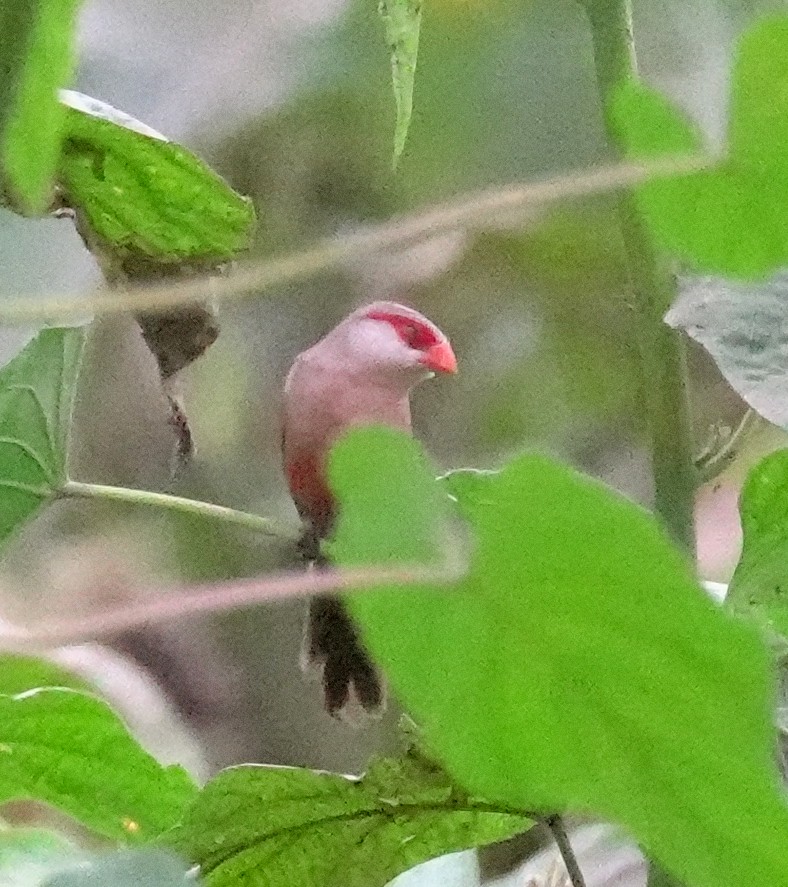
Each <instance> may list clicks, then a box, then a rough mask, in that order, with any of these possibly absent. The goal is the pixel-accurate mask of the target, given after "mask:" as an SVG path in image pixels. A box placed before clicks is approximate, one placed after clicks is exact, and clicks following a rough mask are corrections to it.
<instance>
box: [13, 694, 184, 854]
mask: <svg viewBox="0 0 788 887" xmlns="http://www.w3.org/2000/svg"><path fill="white" fill-rule="evenodd" d="M196 791H197V789H196V786H195V785H194V783H193V782H192V781H191V779H190V778H189V776H188V775H187V774H186V772H185V771H184V770H183V769H182V768H180V767H163V766H161V765H160V764H159V763H158V762H157V761H156V760H154V758H152V757H151V756H150V755H149V754H148V753H147V752H145V751H144V750H143V749H142V748H141V747H140V746H139V745H138V744H137V742H136V741H135V740H134V738H133V737H132V736H131V735H130V734H129V732H128V730H127V729H126V727H125V725H124V724H123V722H122V721H121V720H120V718H119V717H118V716H117V715H116V714H115V713H114V712H113V711H112V709H111V708H110V707H109V706H108V705H107V704H106V703H104V702H102V701H101V700H99V699H97V698H95V697H93V696H90V695H88V694H85V693H79V692H76V691H73V690H66V689H42V690H33V691H30V692H28V693H23V694H21V695H18V696H0V802H3V801H10V800H14V799H19V798H31V799H35V800H38V801H44V802H46V803H48V804H51V805H52V806H53V807H57V808H58V809H59V810H62V811H63V812H65V813H68V814H69V815H70V816H73V817H74V818H75V819H77V820H79V821H80V822H82V823H83V824H84V825H86V826H87V827H88V828H90V829H92V830H93V831H95V832H97V833H99V834H102V835H105V836H106V837H108V838H113V839H115V840H119V841H125V842H130V843H131V842H140V841H149V840H150V839H152V838H154V837H156V836H157V835H159V834H160V833H161V832H163V831H165V830H167V829H169V828H171V827H172V826H174V825H175V824H176V822H177V821H178V819H179V818H180V815H181V813H182V811H183V809H184V807H185V806H186V804H187V803H189V802H190V801H191V800H192V799H193V798H194V796H195V794H196Z"/></svg>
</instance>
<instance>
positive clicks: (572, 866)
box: [542, 813, 586, 887]
mask: <svg viewBox="0 0 788 887" xmlns="http://www.w3.org/2000/svg"><path fill="white" fill-rule="evenodd" d="M542 821H543V822H544V824H545V825H546V826H547V827H548V828H549V829H550V832H551V834H552V836H553V840H554V841H555V843H556V846H557V847H558V852H559V853H560V854H561V859H563V861H564V865H565V866H566V871H567V873H568V875H569V880H570V881H571V882H572V887H586V882H585V878H584V877H583V873H582V872H581V871H580V865H579V864H578V862H577V857H576V856H575V851H574V850H573V849H572V844H571V842H570V840H569V835H568V834H567V832H566V826H565V825H564V820H563V817H562V816H560V815H559V814H558V813H554V814H553V815H552V816H548V817H547V818H546V819H544V820H542Z"/></svg>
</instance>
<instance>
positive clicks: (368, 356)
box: [282, 301, 457, 717]
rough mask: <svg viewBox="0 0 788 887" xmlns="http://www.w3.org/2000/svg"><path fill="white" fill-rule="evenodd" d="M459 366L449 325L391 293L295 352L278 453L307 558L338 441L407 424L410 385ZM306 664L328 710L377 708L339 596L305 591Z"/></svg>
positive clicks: (379, 693)
mask: <svg viewBox="0 0 788 887" xmlns="http://www.w3.org/2000/svg"><path fill="white" fill-rule="evenodd" d="M456 372H457V358H456V357H455V354H454V351H453V349H452V346H451V344H450V342H449V339H448V338H447V337H446V335H445V334H444V333H443V332H441V330H440V329H439V328H438V327H437V326H436V325H435V324H434V323H432V321H430V320H428V319H427V318H426V317H424V315H422V314H420V313H419V312H418V311H415V310H414V309H413V308H410V307H408V306H406V305H401V304H398V303H397V302H388V301H386V302H373V303H372V304H369V305H365V306H362V307H361V308H359V309H358V310H356V311H353V312H352V313H351V314H350V315H349V316H347V317H346V318H345V319H344V320H342V321H341V322H340V323H339V324H338V325H337V326H336V327H334V328H333V329H332V330H331V331H330V332H329V333H327V334H326V335H325V336H324V337H323V338H322V339H320V340H319V341H318V342H317V343H316V344H315V345H313V346H312V347H311V348H308V349H307V350H306V351H304V352H302V353H301V354H299V355H298V356H297V357H296V358H295V361H294V363H293V365H292V367H291V369H290V371H289V373H288V375H287V378H286V380H285V387H284V400H283V421H282V458H283V465H284V473H285V477H286V480H287V485H288V487H289V491H290V495H291V496H292V499H293V501H294V503H295V506H296V510H297V511H298V514H299V516H300V517H301V519H302V522H303V528H304V529H303V535H302V537H301V542H300V550H301V554H302V556H303V557H304V558H305V559H306V560H307V562H309V563H311V564H316V565H319V566H326V565H327V561H326V559H325V557H324V556H323V555H322V554H321V551H320V543H321V540H324V539H328V538H330V536H331V533H332V531H333V529H334V527H335V523H336V519H337V510H338V509H337V503H336V500H335V498H334V495H333V493H332V491H331V489H330V486H329V483H328V479H327V475H326V462H327V458H328V454H329V452H330V450H331V447H332V445H333V444H334V443H335V441H336V440H337V439H338V438H339V437H341V436H342V435H343V434H344V433H345V432H347V431H349V430H350V429H351V428H354V427H358V426H366V425H385V426H388V427H391V428H395V429H399V430H401V431H405V432H408V433H411V415H410V392H411V389H412V388H413V387H414V386H415V385H418V384H419V383H420V382H422V381H424V380H425V379H427V378H430V377H432V376H434V375H436V374H439V373H440V374H453V373H456ZM302 664H303V665H304V667H305V668H309V667H314V668H317V669H318V670H319V671H320V672H321V673H322V686H323V697H324V704H325V708H326V710H327V711H328V713H329V714H330V715H332V716H334V717H342V716H343V715H344V714H345V713H346V712H347V710H348V703H349V702H350V700H351V698H354V699H355V700H357V702H358V703H359V704H360V705H361V708H362V709H363V711H365V712H366V713H368V714H375V713H377V712H379V711H380V710H381V709H382V707H383V705H384V702H385V693H384V688H383V682H382V679H381V677H380V674H379V673H378V670H377V668H376V666H375V665H374V663H373V662H372V659H371V658H370V656H369V654H368V653H367V651H366V650H365V649H364V646H363V644H362V642H361V640H360V638H359V635H358V632H357V630H356V627H355V625H354V624H353V621H352V619H351V617H350V615H349V614H348V612H347V611H346V609H345V607H344V605H343V604H342V602H341V600H340V599H339V598H338V597H336V596H334V595H320V596H317V597H315V598H312V599H311V600H310V603H309V612H308V615H307V622H306V627H305V633H304V648H303V651H302ZM351 691H352V693H353V697H351Z"/></svg>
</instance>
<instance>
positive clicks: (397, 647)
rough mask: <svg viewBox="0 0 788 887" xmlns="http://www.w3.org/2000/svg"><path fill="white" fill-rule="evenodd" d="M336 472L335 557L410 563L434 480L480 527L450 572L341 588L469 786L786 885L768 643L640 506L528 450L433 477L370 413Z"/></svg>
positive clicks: (785, 816) (437, 510)
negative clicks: (462, 567)
mask: <svg viewBox="0 0 788 887" xmlns="http://www.w3.org/2000/svg"><path fill="white" fill-rule="evenodd" d="M331 477H332V481H333V484H334V487H335V489H336V490H337V492H338V495H339V497H340V499H341V502H342V510H341V512H340V523H339V528H338V531H337V539H336V541H335V543H334V545H333V547H332V552H333V554H334V556H335V557H336V558H337V559H338V560H339V561H340V562H341V563H343V564H345V565H357V564H364V563H381V562H382V563H400V562H405V563H414V562H419V561H421V560H423V559H424V557H425V546H429V544H430V540H431V539H433V538H434V536H435V525H434V523H433V524H432V526H430V518H432V520H433V521H435V520H437V521H438V522H439V521H440V516H441V514H442V513H444V512H445V508H446V504H447V503H446V493H447V492H448V493H450V494H451V496H452V498H453V499H454V500H456V502H457V503H458V506H459V510H460V513H461V514H462V516H463V517H464V518H465V519H466V520H467V521H468V523H469V524H470V526H471V527H472V528H473V531H474V535H475V542H476V546H475V550H474V551H473V553H472V555H471V564H470V566H469V569H468V572H467V575H466V576H465V577H464V578H462V579H460V580H459V581H456V582H454V583H452V584H451V585H449V586H448V587H441V586H440V585H424V584H418V585H415V586H412V587H408V588H403V587H396V586H394V587H384V588H380V589H376V591H375V592H374V593H370V594H365V595H364V594H360V595H359V594H357V595H348V596H347V597H346V600H347V603H348V605H349V606H350V608H351V611H352V612H353V613H354V614H355V615H356V616H357V617H358V618H359V620H360V622H361V624H362V626H363V627H364V630H365V631H364V635H365V638H366V640H367V642H368V643H369V646H370V648H371V650H372V651H373V653H374V654H375V655H376V657H377V658H379V660H380V662H381V663H382V664H383V666H384V667H385V669H386V673H387V674H388V675H389V676H390V678H391V681H392V684H393V686H394V688H395V689H396V690H397V691H398V692H399V693H400V694H401V697H402V699H403V701H404V702H405V704H406V705H407V706H408V708H409V710H410V711H411V712H412V713H413V715H414V717H417V718H419V719H421V720H422V721H423V724H424V727H425V730H426V737H427V742H428V743H429V745H430V748H431V749H432V751H433V752H434V753H436V754H438V755H440V758H441V760H442V761H444V762H445V764H446V766H447V767H448V769H449V772H450V773H452V774H453V775H454V776H455V777H456V778H458V779H459V780H460V781H461V783H462V784H463V785H465V786H467V787H468V789H469V790H470V791H471V792H477V793H479V794H482V795H484V796H485V797H489V798H494V799H497V800H499V801H501V802H505V803H508V804H511V805H513V806H515V807H517V808H521V809H541V810H563V809H567V808H568V809H582V810H591V811H593V812H594V813H596V814H598V815H600V816H602V817H604V818H611V819H613V820H615V821H617V822H619V823H621V824H623V825H625V826H626V827H627V829H628V830H629V831H630V832H631V833H632V834H633V835H634V836H635V837H636V838H637V839H638V841H639V842H641V843H642V844H643V845H644V846H646V847H648V848H649V850H650V852H651V853H653V854H654V855H655V856H656V857H658V858H659V860H660V861H661V862H663V863H664V864H665V865H667V866H668V867H669V868H670V869H671V870H672V871H675V872H678V873H680V874H681V875H682V876H683V877H685V879H686V880H687V881H688V883H691V884H694V885H699V887H700V885H703V887H718V885H719V884H725V883H742V884H743V883H747V882H748V881H752V882H754V883H770V884H778V883H779V884H786V883H788V881H786V870H785V867H784V854H783V849H782V845H781V842H779V841H775V839H774V837H775V835H780V834H782V835H784V834H785V833H786V830H788V809H786V806H785V802H784V797H783V795H782V792H781V791H780V790H779V789H778V781H777V772H776V768H775V765H774V761H773V748H774V731H773V728H772V724H771V722H770V718H769V710H770V706H771V703H772V693H773V687H772V683H771V680H770V674H769V662H768V657H767V654H766V651H765V649H764V647H763V645H762V644H761V642H760V640H759V638H758V637H757V636H756V634H755V632H753V631H752V630H751V629H748V628H747V627H746V626H744V625H743V624H736V623H735V622H734V621H733V620H732V619H730V618H729V617H727V616H726V615H724V614H723V613H721V612H720V610H719V609H718V608H717V607H716V605H715V604H714V603H712V602H711V601H710V600H709V599H708V598H707V597H705V596H704V595H703V594H702V593H701V592H700V590H699V588H698V587H697V584H696V580H695V578H694V577H693V576H692V574H691V572H690V570H689V565H688V564H687V563H686V562H685V560H684V558H683V557H681V556H680V555H679V554H678V553H677V552H676V551H675V549H674V548H673V547H672V546H671V544H670V543H669V541H668V539H667V538H666V536H665V535H664V533H663V532H662V530H661V529H660V528H659V527H658V525H657V523H656V521H655V520H654V519H653V518H651V517H650V516H647V515H646V514H645V513H644V512H643V511H641V510H640V509H639V508H638V507H636V506H634V505H632V504H631V503H629V502H627V501H626V500H624V499H623V498H620V497H618V496H617V495H615V494H613V493H612V492H611V491H609V490H607V489H605V488H604V487H603V486H601V485H599V484H597V483H595V482H593V481H590V480H588V479H587V478H584V477H582V476H581V475H579V474H576V473H574V472H572V471H570V470H569V469H567V468H566V467H564V466H562V465H560V464H557V463H554V462H552V461H550V460H547V459H544V458H541V457H533V456H521V457H519V458H517V459H515V460H513V461H512V462H511V463H509V464H508V465H507V466H506V467H505V469H504V470H502V471H501V472H474V471H459V472H454V473H452V474H449V475H448V476H447V477H446V478H445V479H444V481H443V483H442V484H441V485H440V486H436V484H435V483H434V482H433V476H432V474H431V472H430V471H429V468H428V467H427V466H426V465H425V464H424V462H423V460H422V459H421V458H420V450H419V447H418V445H417V444H416V443H414V442H413V441H412V440H411V439H409V438H407V437H405V436H404V435H402V434H397V433H395V432H392V431H385V432H384V431H382V430H380V429H365V430H361V431H355V432H353V433H352V434H351V435H349V436H348V437H347V438H346V439H345V440H344V441H342V442H341V443H340V444H339V445H338V446H337V447H336V448H335V450H334V453H333V456H332V465H331ZM371 525H374V528H375V529H374V530H370V529H369V527H370V526H371ZM433 545H434V543H433ZM426 550H427V551H428V550H429V548H428V547H427V549H426ZM698 638H703V644H702V646H699V645H698V643H697V639H698ZM723 676H724V677H723ZM687 810H691V811H692V814H691V816H688V815H687ZM742 810H747V811H748V815H747V819H746V827H745V821H744V820H743V819H742V815H741V811H742Z"/></svg>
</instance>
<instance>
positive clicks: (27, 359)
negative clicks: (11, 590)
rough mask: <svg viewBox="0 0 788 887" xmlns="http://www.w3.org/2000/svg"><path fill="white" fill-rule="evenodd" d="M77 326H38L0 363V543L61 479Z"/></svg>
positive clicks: (78, 343) (78, 345)
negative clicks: (18, 349)
mask: <svg viewBox="0 0 788 887" xmlns="http://www.w3.org/2000/svg"><path fill="white" fill-rule="evenodd" d="M84 341H85V330H84V329H83V328H82V327H68V328H52V329H45V330H42V331H41V332H40V333H39V334H38V335H37V336H36V337H35V339H33V341H32V342H30V344H29V345H27V346H26V347H25V348H24V349H23V350H22V351H21V352H20V353H19V354H18V355H17V356H16V357H15V358H14V359H13V360H12V361H11V362H10V363H9V364H7V365H6V366H5V367H3V368H2V369H0V544H1V543H2V542H4V541H5V540H6V539H7V538H8V537H9V536H10V535H11V533H13V532H14V530H16V529H17V528H18V527H19V526H20V525H21V524H23V523H24V522H25V521H27V520H29V519H30V518H31V517H32V516H33V515H34V514H35V513H36V511H38V509H39V508H40V507H41V506H42V505H43V504H45V503H47V502H49V501H51V500H52V499H53V498H54V496H55V495H56V494H57V492H58V490H59V489H60V487H61V486H62V484H63V483H64V481H65V480H66V449H67V445H68V435H69V429H70V425H71V412H72V408H73V403H74V393H75V389H76V382H77V375H78V373H79V365H80V360H81V357H82V349H83V346H84Z"/></svg>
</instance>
